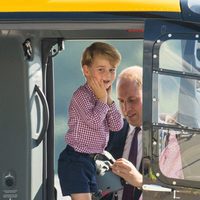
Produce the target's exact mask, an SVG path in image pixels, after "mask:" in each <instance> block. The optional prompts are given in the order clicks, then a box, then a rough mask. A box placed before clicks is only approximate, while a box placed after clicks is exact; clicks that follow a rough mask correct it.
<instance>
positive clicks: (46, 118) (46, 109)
mask: <svg viewBox="0 0 200 200" xmlns="http://www.w3.org/2000/svg"><path fill="white" fill-rule="evenodd" d="M34 92H36V93H37V94H38V96H39V98H40V100H41V102H42V105H43V126H42V129H41V131H40V133H39V135H38V138H37V139H34V140H35V143H36V145H37V146H38V145H39V144H40V143H41V141H42V140H43V139H44V137H45V133H46V131H47V128H48V125H49V107H48V103H47V100H46V97H45V95H44V93H43V92H42V90H41V89H40V88H39V86H38V85H35V87H34Z"/></svg>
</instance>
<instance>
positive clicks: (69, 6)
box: [0, 0, 180, 12]
mask: <svg viewBox="0 0 200 200" xmlns="http://www.w3.org/2000/svg"><path fill="white" fill-rule="evenodd" d="M179 4H180V3H179V0H1V3H0V12H120V11H121V12H180V5H179Z"/></svg>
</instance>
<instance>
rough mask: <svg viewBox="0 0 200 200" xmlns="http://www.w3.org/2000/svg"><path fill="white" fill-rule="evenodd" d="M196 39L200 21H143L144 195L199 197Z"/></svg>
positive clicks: (199, 50)
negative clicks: (193, 22) (196, 22)
mask: <svg viewBox="0 0 200 200" xmlns="http://www.w3.org/2000/svg"><path fill="white" fill-rule="evenodd" d="M199 38H200V27H199V25H198V24H189V23H188V24H186V23H181V22H176V21H158V20H156V21H155V20H147V21H146V23H145V34H144V66H143V67H144V80H143V81H144V88H143V89H144V98H143V100H144V107H143V128H144V135H143V138H144V143H143V144H144V145H143V154H144V172H145V173H146V175H145V176H144V184H145V185H144V187H143V189H144V198H143V199H148V200H150V199H161V198H162V199H179V198H180V199H187V200H188V199H192V200H194V199H199V198H200V190H199V189H200V171H199V166H200V148H199V143H200V134H199V133H200V132H199V131H200V112H199V111H200V40H199ZM152 184H153V185H152ZM150 191H151V192H150Z"/></svg>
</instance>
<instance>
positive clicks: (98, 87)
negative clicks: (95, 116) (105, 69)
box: [87, 76, 108, 103]
mask: <svg viewBox="0 0 200 200" xmlns="http://www.w3.org/2000/svg"><path fill="white" fill-rule="evenodd" d="M87 80H88V84H89V86H90V87H91V89H92V90H93V92H94V94H95V96H96V97H97V99H99V100H100V101H102V102H104V103H107V96H108V94H107V91H106V89H105V86H104V83H103V80H101V81H100V82H98V81H97V80H96V79H95V77H91V76H90V77H87Z"/></svg>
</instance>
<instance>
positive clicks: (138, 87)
mask: <svg viewBox="0 0 200 200" xmlns="http://www.w3.org/2000/svg"><path fill="white" fill-rule="evenodd" d="M116 90H117V98H118V100H119V106H120V110H121V112H122V115H123V117H124V126H123V128H122V130H120V131H119V132H118V133H116V132H115V133H111V136H110V140H109V143H108V146H107V150H108V151H109V152H110V153H111V154H112V155H113V157H114V158H115V159H119V158H122V159H119V160H117V162H116V163H117V164H114V165H113V172H114V173H116V174H117V175H119V176H121V177H122V178H124V179H125V180H126V181H127V182H129V184H131V185H134V186H136V187H133V186H131V187H132V191H131V192H127V191H126V192H125V191H124V192H123V191H119V192H117V193H116V194H109V195H107V196H106V197H104V198H103V200H111V199H114V197H113V196H115V198H118V200H125V199H127V197H125V193H133V194H131V197H132V196H134V198H132V199H134V200H138V199H139V198H140V195H141V191H140V190H138V189H137V187H140V186H141V185H142V175H141V174H140V173H139V171H140V169H141V159H142V132H141V130H139V129H138V133H137V138H136V139H137V159H136V163H134V164H135V166H134V165H133V164H132V163H131V162H130V161H128V159H129V154H130V150H131V146H135V145H131V144H132V140H133V138H134V135H135V134H136V133H135V132H136V128H141V126H142V68H141V67H139V66H133V67H129V68H126V69H125V70H123V71H122V72H121V73H120V74H119V76H118V78H117V85H116ZM123 158H124V159H123ZM116 166H118V167H121V168H120V170H118V169H117V167H116ZM123 168H124V169H123ZM131 173H132V174H131ZM123 193H124V194H123ZM132 199H129V200H132Z"/></svg>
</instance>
